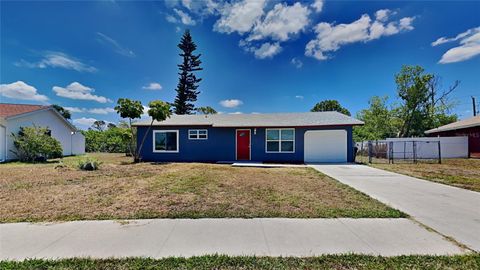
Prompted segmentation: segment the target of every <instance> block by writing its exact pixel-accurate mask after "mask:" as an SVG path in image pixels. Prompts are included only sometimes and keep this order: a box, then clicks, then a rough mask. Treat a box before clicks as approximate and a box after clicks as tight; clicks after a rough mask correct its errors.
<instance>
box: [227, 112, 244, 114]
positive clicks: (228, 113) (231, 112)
mask: <svg viewBox="0 0 480 270" xmlns="http://www.w3.org/2000/svg"><path fill="white" fill-rule="evenodd" d="M228 114H243V113H242V112H231V113H228Z"/></svg>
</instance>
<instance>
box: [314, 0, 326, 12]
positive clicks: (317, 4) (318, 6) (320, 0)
mask: <svg viewBox="0 0 480 270" xmlns="http://www.w3.org/2000/svg"><path fill="white" fill-rule="evenodd" d="M324 4H325V3H324V0H315V1H314V2H313V4H311V7H312V8H313V9H314V10H315V12H322V9H323V5H324Z"/></svg>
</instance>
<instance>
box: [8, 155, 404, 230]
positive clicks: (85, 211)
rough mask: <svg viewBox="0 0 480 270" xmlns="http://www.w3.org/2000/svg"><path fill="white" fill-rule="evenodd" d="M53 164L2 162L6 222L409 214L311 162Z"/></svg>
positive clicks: (72, 160)
mask: <svg viewBox="0 0 480 270" xmlns="http://www.w3.org/2000/svg"><path fill="white" fill-rule="evenodd" d="M90 156H93V157H96V158H98V159H99V160H101V161H102V162H103V164H102V166H101V168H100V170H98V171H80V170H78V169H77V168H76V167H75V166H74V165H75V164H76V162H77V160H78V158H77V157H69V158H65V159H64V160H63V164H65V165H64V166H58V165H59V163H58V162H52V163H46V164H24V163H7V164H2V165H0V222H21V221H64V220H82V219H132V218H207V217H209V218H221V217H242V218H252V217H291V218H294V217H296V218H319V217H322V218H332V217H355V218H360V217H402V216H404V214H402V213H401V212H399V211H397V210H394V209H392V208H389V207H387V206H386V205H384V204H382V203H380V202H378V201H376V200H374V199H372V198H370V197H368V196H367V195H365V194H362V193H360V192H358V191H356V190H354V189H352V188H350V187H348V186H346V185H343V184H341V183H340V182H338V181H336V180H333V179H331V178H329V177H327V176H325V175H322V174H320V173H318V172H317V171H315V170H313V169H310V168H239V167H232V166H230V165H218V164H200V163H169V164H152V163H139V164H132V163H131V162H130V159H129V158H127V157H125V156H124V155H122V154H91V155H90Z"/></svg>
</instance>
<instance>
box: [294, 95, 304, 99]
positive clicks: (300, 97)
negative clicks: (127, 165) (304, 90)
mask: <svg viewBox="0 0 480 270" xmlns="http://www.w3.org/2000/svg"><path fill="white" fill-rule="evenodd" d="M295 98H297V99H303V96H300V95H298V96H295Z"/></svg>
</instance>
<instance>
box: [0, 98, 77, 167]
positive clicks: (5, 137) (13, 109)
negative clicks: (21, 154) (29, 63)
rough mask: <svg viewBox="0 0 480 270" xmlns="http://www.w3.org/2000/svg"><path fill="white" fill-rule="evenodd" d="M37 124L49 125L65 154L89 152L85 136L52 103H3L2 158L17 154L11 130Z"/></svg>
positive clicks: (0, 113) (0, 105)
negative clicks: (14, 151) (43, 104)
mask: <svg viewBox="0 0 480 270" xmlns="http://www.w3.org/2000/svg"><path fill="white" fill-rule="evenodd" d="M33 125H36V126H39V127H46V128H48V129H49V130H50V131H51V136H52V137H54V138H55V139H57V140H58V141H59V142H60V144H61V145H62V149H63V155H64V156H70V155H80V154H84V153H85V137H84V136H83V135H82V134H81V133H80V132H79V131H78V130H77V129H76V128H75V126H74V125H72V124H71V123H70V122H69V121H68V120H67V119H65V118H64V117H63V116H62V115H61V114H60V113H59V112H58V111H57V110H55V109H54V108H53V107H52V106H42V105H24V104H6V103H0V162H1V161H5V160H11V159H16V158H17V157H16V156H15V154H14V153H13V152H12V151H11V150H12V149H13V150H14V149H15V146H14V145H13V138H12V136H11V134H12V133H15V134H16V133H18V131H19V129H20V127H26V126H33Z"/></svg>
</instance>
